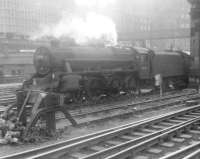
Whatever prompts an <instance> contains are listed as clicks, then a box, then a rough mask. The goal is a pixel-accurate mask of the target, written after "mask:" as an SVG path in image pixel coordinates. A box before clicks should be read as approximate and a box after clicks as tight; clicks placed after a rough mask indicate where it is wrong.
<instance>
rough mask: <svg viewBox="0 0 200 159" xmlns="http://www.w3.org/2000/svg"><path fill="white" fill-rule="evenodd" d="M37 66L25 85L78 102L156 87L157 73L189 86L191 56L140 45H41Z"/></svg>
mask: <svg viewBox="0 0 200 159" xmlns="http://www.w3.org/2000/svg"><path fill="white" fill-rule="evenodd" d="M34 66H35V70H36V73H35V75H34V76H33V77H32V78H31V79H30V80H29V81H28V82H25V84H24V88H29V89H39V90H43V91H47V92H48V91H50V92H55V93H61V94H64V96H65V98H66V99H67V100H73V101H77V100H81V99H83V97H84V98H88V99H92V98H93V97H97V96H100V95H103V94H104V95H105V94H106V95H113V94H117V93H119V92H120V91H124V92H139V90H140V88H143V87H149V86H154V83H155V79H154V77H155V75H157V74H161V75H162V77H163V81H164V85H165V86H169V85H170V84H171V85H173V86H174V87H180V86H187V84H188V74H189V68H190V56H189V55H187V54H186V53H184V52H181V51H156V52H154V51H152V50H149V49H145V48H138V47H126V48H125V47H123V48H122V47H93V46H92V47H86V46H85V47H78V46H76V47H68V48H67V49H61V48H46V47H40V48H38V49H37V50H36V53H35V55H34Z"/></svg>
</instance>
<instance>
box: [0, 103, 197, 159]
mask: <svg viewBox="0 0 200 159" xmlns="http://www.w3.org/2000/svg"><path fill="white" fill-rule="evenodd" d="M199 121H200V105H197V106H192V107H191V108H185V109H182V110H179V111H176V112H173V113H168V114H165V115H160V116H158V117H154V118H149V119H146V120H143V121H139V122H137V123H131V124H127V125H124V126H121V127H118V128H113V129H110V130H107V131H102V132H98V133H94V134H92V135H87V136H84V137H80V138H76V139H72V140H69V141H65V142H62V143H58V144H54V145H49V146H46V147H42V148H38V149H35V150H30V151H26V152H25V153H18V154H15V155H10V156H5V157H0V159H11V158H12V159H15V158H29V159H44V158H48V159H60V158H67V159H78V158H85V159H98V158H106V157H114V158H115V156H112V155H116V153H117V155H121V153H122V152H123V154H124V152H125V151H127V153H126V155H125V158H126V157H128V155H129V154H132V153H128V152H130V151H131V150H130V148H133V147H134V148H135V147H136V146H138V147H139V148H138V149H136V150H137V151H135V150H134V155H135V152H137V154H139V153H140V152H141V151H143V150H145V148H147V149H149V150H148V152H151V153H152V154H153V155H155V154H154V152H156V153H157V152H160V151H158V148H159V147H160V146H159V147H158V148H156V147H152V148H150V147H151V145H153V146H154V145H156V144H159V141H163V142H162V143H160V144H161V145H162V146H163V147H164V148H169V147H170V146H174V145H175V144H176V142H181V141H182V138H184V139H187V138H188V139H189V137H190V136H189V135H188V134H182V133H181V136H179V137H175V136H176V135H177V134H176V133H175V134H176V135H172V138H171V136H170V134H173V133H172V132H174V131H175V130H176V132H183V131H181V130H186V129H185V128H189V129H190V128H191V127H192V126H191V125H194V124H193V123H197V122H198V123H199ZM186 126H187V127H186ZM190 126H191V127H190ZM178 130H180V131H178ZM192 132H193V133H194V134H195V133H196V134H199V135H200V131H197V130H194V131H192ZM163 134H164V135H163ZM168 134H169V135H168ZM161 137H163V140H161V139H162V138H161ZM168 138H169V139H173V140H172V141H171V140H170V141H166V142H165V140H164V139H168ZM155 140H156V141H158V142H157V143H155V142H154V141H155ZM183 141H184V140H183ZM146 143H148V144H146ZM141 145H142V146H141ZM146 145H148V146H146ZM141 147H142V148H141ZM173 149H174V148H173ZM139 150H141V151H139ZM118 152H120V154H119V153H118ZM141 153H142V154H143V152H141ZM139 155H140V154H139ZM156 155H157V154H156ZM147 157H148V154H147Z"/></svg>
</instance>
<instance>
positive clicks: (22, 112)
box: [17, 90, 77, 135]
mask: <svg viewBox="0 0 200 159" xmlns="http://www.w3.org/2000/svg"><path fill="white" fill-rule="evenodd" d="M25 94H26V95H25ZM22 99H23V103H22ZM17 104H18V121H19V122H21V123H23V125H24V126H26V131H25V135H27V134H28V132H29V131H30V130H31V128H32V127H34V126H35V125H36V123H37V121H38V120H39V119H40V117H42V118H44V119H45V120H46V126H47V130H48V132H49V133H50V134H51V133H53V132H55V130H56V120H55V113H56V112H58V111H60V112H62V113H63V114H64V115H65V117H66V119H68V120H69V121H70V122H71V124H72V125H73V126H75V125H77V123H76V121H75V120H74V119H73V118H72V116H71V114H70V113H69V112H68V110H67V108H66V105H64V95H62V94H57V93H51V92H48V93H47V92H42V91H38V90H27V91H21V92H20V93H19V92H18V97H17ZM29 107H31V113H30V114H31V115H30V120H29V122H28V124H27V109H28V108H29Z"/></svg>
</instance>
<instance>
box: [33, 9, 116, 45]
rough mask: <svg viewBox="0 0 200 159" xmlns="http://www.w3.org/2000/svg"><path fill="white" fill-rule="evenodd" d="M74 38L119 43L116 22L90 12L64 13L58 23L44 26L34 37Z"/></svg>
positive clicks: (80, 41)
mask: <svg viewBox="0 0 200 159" xmlns="http://www.w3.org/2000/svg"><path fill="white" fill-rule="evenodd" d="M47 36H50V37H55V38H57V39H59V38H64V37H68V38H72V39H74V40H75V42H76V43H77V44H87V43H90V42H91V41H100V42H103V43H104V44H108V45H115V44H117V31H116V26H115V24H114V22H113V21H112V20H111V19H110V18H108V17H106V16H103V15H98V14H97V13H94V12H89V13H88V14H86V16H85V17H80V16H74V15H70V16H69V15H66V13H63V14H62V18H61V20H60V21H59V22H58V24H55V25H51V26H42V27H41V32H39V33H38V34H36V35H34V36H33V37H32V39H40V38H42V37H47Z"/></svg>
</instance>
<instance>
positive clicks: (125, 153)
mask: <svg viewBox="0 0 200 159" xmlns="http://www.w3.org/2000/svg"><path fill="white" fill-rule="evenodd" d="M196 124H200V117H197V118H196V119H194V120H193V121H191V122H189V123H186V124H184V125H181V126H179V127H177V128H175V129H172V130H170V131H168V132H165V133H164V134H161V135H158V136H156V137H153V138H151V139H149V140H147V141H144V142H142V143H139V144H137V145H134V146H132V147H129V148H127V149H125V150H122V151H121V152H118V153H116V154H114V155H111V156H109V157H107V158H106V159H125V158H129V157H145V156H146V158H148V155H147V154H148V153H147V152H148V150H149V149H151V148H152V147H154V146H155V145H157V146H158V147H159V144H160V145H161V144H162V143H166V142H167V141H168V142H170V141H171V140H172V141H173V138H176V139H177V138H178V139H181V138H183V140H182V141H184V140H189V139H190V136H189V135H188V136H187V135H184V133H187V134H189V133H190V135H191V136H192V135H193V134H196V133H197V134H198V135H199V134H200V130H199V129H197V130H193V129H194V127H195V126H194V125H196ZM191 128H193V129H191ZM198 140H199V139H198ZM182 141H181V140H179V141H178V140H176V142H182ZM183 146H184V145H182V144H181V145H179V147H178V148H180V147H183ZM163 147H164V146H163ZM185 147H186V146H185ZM165 148H166V149H168V151H167V152H165V153H164V154H162V153H161V152H149V153H150V155H153V158H161V157H162V156H165V154H166V153H168V154H169V152H171V151H172V153H173V152H174V151H176V149H178V148H177V147H176V148H171V149H170V148H169V147H168V146H166V145H165ZM182 149H183V150H184V148H182ZM139 152H140V153H141V154H139ZM145 152H146V154H145ZM151 157H152V156H151Z"/></svg>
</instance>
